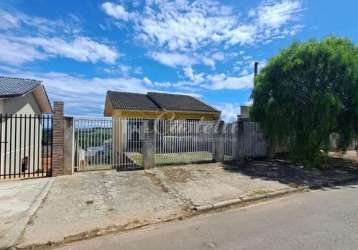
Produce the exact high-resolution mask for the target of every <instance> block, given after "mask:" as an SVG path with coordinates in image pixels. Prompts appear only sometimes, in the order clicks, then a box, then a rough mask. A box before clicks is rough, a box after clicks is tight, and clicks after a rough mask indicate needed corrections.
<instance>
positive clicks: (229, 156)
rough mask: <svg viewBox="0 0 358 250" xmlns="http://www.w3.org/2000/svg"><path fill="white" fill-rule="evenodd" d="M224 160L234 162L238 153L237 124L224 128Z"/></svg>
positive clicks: (226, 124) (225, 125) (233, 123)
mask: <svg viewBox="0 0 358 250" xmlns="http://www.w3.org/2000/svg"><path fill="white" fill-rule="evenodd" d="M222 136H223V139H224V160H225V161H232V160H234V159H235V156H236V154H237V153H238V152H237V145H236V144H237V122H232V123H225V124H224V127H223V135H222Z"/></svg>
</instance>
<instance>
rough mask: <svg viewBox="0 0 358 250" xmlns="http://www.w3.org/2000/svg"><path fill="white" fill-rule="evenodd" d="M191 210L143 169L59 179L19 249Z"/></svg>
mask: <svg viewBox="0 0 358 250" xmlns="http://www.w3.org/2000/svg"><path fill="white" fill-rule="evenodd" d="M188 211H189V206H188V204H186V203H185V202H183V201H181V200H180V199H179V198H177V197H176V196H175V194H173V193H171V192H169V191H168V190H166V189H165V187H163V186H161V185H158V184H157V183H155V181H153V180H152V179H151V178H150V177H148V176H147V175H146V173H145V172H144V171H136V172H133V171H132V172H116V171H99V172H83V173H78V174H75V175H73V176H63V177H57V178H56V180H55V182H54V184H53V186H52V188H51V190H50V192H49V193H48V196H47V198H46V200H45V201H44V202H43V204H42V205H41V207H40V208H39V209H38V211H37V212H36V214H35V215H34V216H33V218H32V220H31V223H29V225H28V226H27V228H26V230H25V233H24V235H23V237H22V239H21V240H20V241H19V242H18V244H17V246H18V247H19V248H22V247H27V246H36V245H44V244H53V243H62V242H68V241H73V240H76V239H83V238H87V237H88V238H90V237H94V236H97V235H101V234H104V233H108V232H118V231H123V230H129V229H131V228H135V227H139V226H143V225H147V224H153V223H158V222H161V221H167V220H171V219H174V218H178V217H184V216H187V213H188Z"/></svg>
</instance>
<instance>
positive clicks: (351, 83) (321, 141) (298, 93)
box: [251, 37, 358, 165]
mask: <svg viewBox="0 0 358 250" xmlns="http://www.w3.org/2000/svg"><path fill="white" fill-rule="evenodd" d="M252 97H253V106H252V109H251V115H252V117H253V118H254V120H256V121H258V122H259V123H260V125H261V127H262V128H263V130H264V132H265V134H266V136H267V138H268V139H269V141H270V142H271V143H273V144H275V145H277V144H278V143H282V142H284V143H287V144H288V146H289V150H290V152H291V154H292V156H293V157H295V158H296V159H298V160H301V161H304V162H308V163H310V164H311V165H319V164H320V162H321V156H322V154H321V151H322V150H323V151H327V150H328V149H329V135H330V134H331V133H338V134H339V135H340V141H339V145H338V146H339V149H341V150H345V149H346V148H347V146H348V145H349V144H350V143H351V141H352V140H353V139H354V138H357V135H358V47H357V46H356V45H355V44H353V43H352V42H351V41H349V40H347V39H342V38H337V37H328V38H325V39H323V40H320V41H317V40H310V41H308V42H305V43H293V44H292V45H291V46H290V47H288V48H287V49H284V50H282V51H281V52H280V53H279V54H278V55H277V56H275V57H273V58H272V59H271V60H270V61H269V62H268V64H267V65H266V66H265V67H264V68H263V69H262V70H261V72H260V73H259V75H258V76H257V78H256V79H255V87H254V90H253V94H252Z"/></svg>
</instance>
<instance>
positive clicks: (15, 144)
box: [14, 114, 19, 178]
mask: <svg viewBox="0 0 358 250" xmlns="http://www.w3.org/2000/svg"><path fill="white" fill-rule="evenodd" d="M17 119H18V116H17V114H15V136H14V137H15V138H14V141H15V143H14V147H15V149H14V178H16V164H17V148H18V145H17V133H18V129H19V128H18V126H17Z"/></svg>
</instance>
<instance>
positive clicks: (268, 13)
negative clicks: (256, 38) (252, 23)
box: [251, 0, 302, 29]
mask: <svg viewBox="0 0 358 250" xmlns="http://www.w3.org/2000/svg"><path fill="white" fill-rule="evenodd" d="M301 11H302V3H301V1H298V0H282V1H272V0H270V1H264V2H263V3H262V4H261V5H260V6H259V7H258V8H257V9H256V10H253V11H252V12H251V15H253V16H255V17H256V18H257V20H258V22H259V25H261V26H265V27H270V28H273V29H277V28H280V27H282V26H283V25H285V24H286V23H287V22H289V21H291V20H294V19H295V18H296V16H297V15H298V14H299V13H300V12H301Z"/></svg>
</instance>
